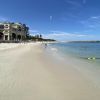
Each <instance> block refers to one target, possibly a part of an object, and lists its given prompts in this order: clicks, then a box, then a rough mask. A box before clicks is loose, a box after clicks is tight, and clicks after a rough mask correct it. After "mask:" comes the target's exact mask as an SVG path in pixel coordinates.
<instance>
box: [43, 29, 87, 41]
mask: <svg viewBox="0 0 100 100" xmlns="http://www.w3.org/2000/svg"><path fill="white" fill-rule="evenodd" d="M43 36H44V37H45V38H52V39H58V40H59V39H62V40H63V39H68V38H70V39H71V38H82V37H87V36H88V35H86V34H76V33H67V32H61V31H51V33H50V34H44V35H43Z"/></svg>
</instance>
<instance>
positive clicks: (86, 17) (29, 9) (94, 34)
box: [0, 0, 100, 41]
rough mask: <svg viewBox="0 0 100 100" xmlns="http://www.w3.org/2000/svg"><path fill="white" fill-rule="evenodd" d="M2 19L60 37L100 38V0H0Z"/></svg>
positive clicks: (48, 36)
mask: <svg viewBox="0 0 100 100" xmlns="http://www.w3.org/2000/svg"><path fill="white" fill-rule="evenodd" d="M0 4H1V5H0V21H14V22H22V23H25V24H27V25H28V26H29V27H30V33H32V34H38V33H41V34H43V36H44V37H45V38H54V39H57V40H66V41H67V40H100V0H0Z"/></svg>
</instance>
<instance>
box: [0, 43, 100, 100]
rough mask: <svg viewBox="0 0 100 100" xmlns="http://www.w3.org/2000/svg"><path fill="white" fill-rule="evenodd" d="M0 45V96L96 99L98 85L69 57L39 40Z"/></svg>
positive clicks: (3, 99)
mask: <svg viewBox="0 0 100 100" xmlns="http://www.w3.org/2000/svg"><path fill="white" fill-rule="evenodd" d="M0 45H1V46H0V47H2V48H3V49H1V50H0V100H100V88H99V87H98V86H96V85H95V84H94V83H93V82H92V80H91V79H89V77H87V76H86V75H85V71H83V72H82V71H80V70H78V67H77V68H76V67H74V66H76V65H75V63H74V62H73V61H72V60H69V59H68V58H66V62H64V61H63V60H61V59H58V58H57V59H56V57H53V56H54V55H51V54H48V52H47V51H46V48H44V47H43V45H41V44H40V43H27V44H8V45H9V46H8V47H7V46H5V47H4V44H0ZM77 66H81V65H80V64H79V63H78V64H77Z"/></svg>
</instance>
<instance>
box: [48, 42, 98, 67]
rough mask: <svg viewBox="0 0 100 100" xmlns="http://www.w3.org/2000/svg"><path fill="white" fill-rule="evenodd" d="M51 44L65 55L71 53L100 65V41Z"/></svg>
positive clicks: (73, 55) (75, 56)
mask: <svg viewBox="0 0 100 100" xmlns="http://www.w3.org/2000/svg"><path fill="white" fill-rule="evenodd" d="M49 46H50V48H52V49H54V50H56V51H57V52H58V53H60V54H61V55H63V56H64V57H65V56H68V55H69V56H72V57H74V58H78V59H81V60H84V61H86V62H89V63H92V64H95V65H97V66H100V43H89V42H67V43H53V44H50V45H49Z"/></svg>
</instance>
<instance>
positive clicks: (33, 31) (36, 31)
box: [29, 30, 39, 33]
mask: <svg viewBox="0 0 100 100" xmlns="http://www.w3.org/2000/svg"><path fill="white" fill-rule="evenodd" d="M29 31H30V32H31V33H38V32H39V31H38V30H29Z"/></svg>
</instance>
